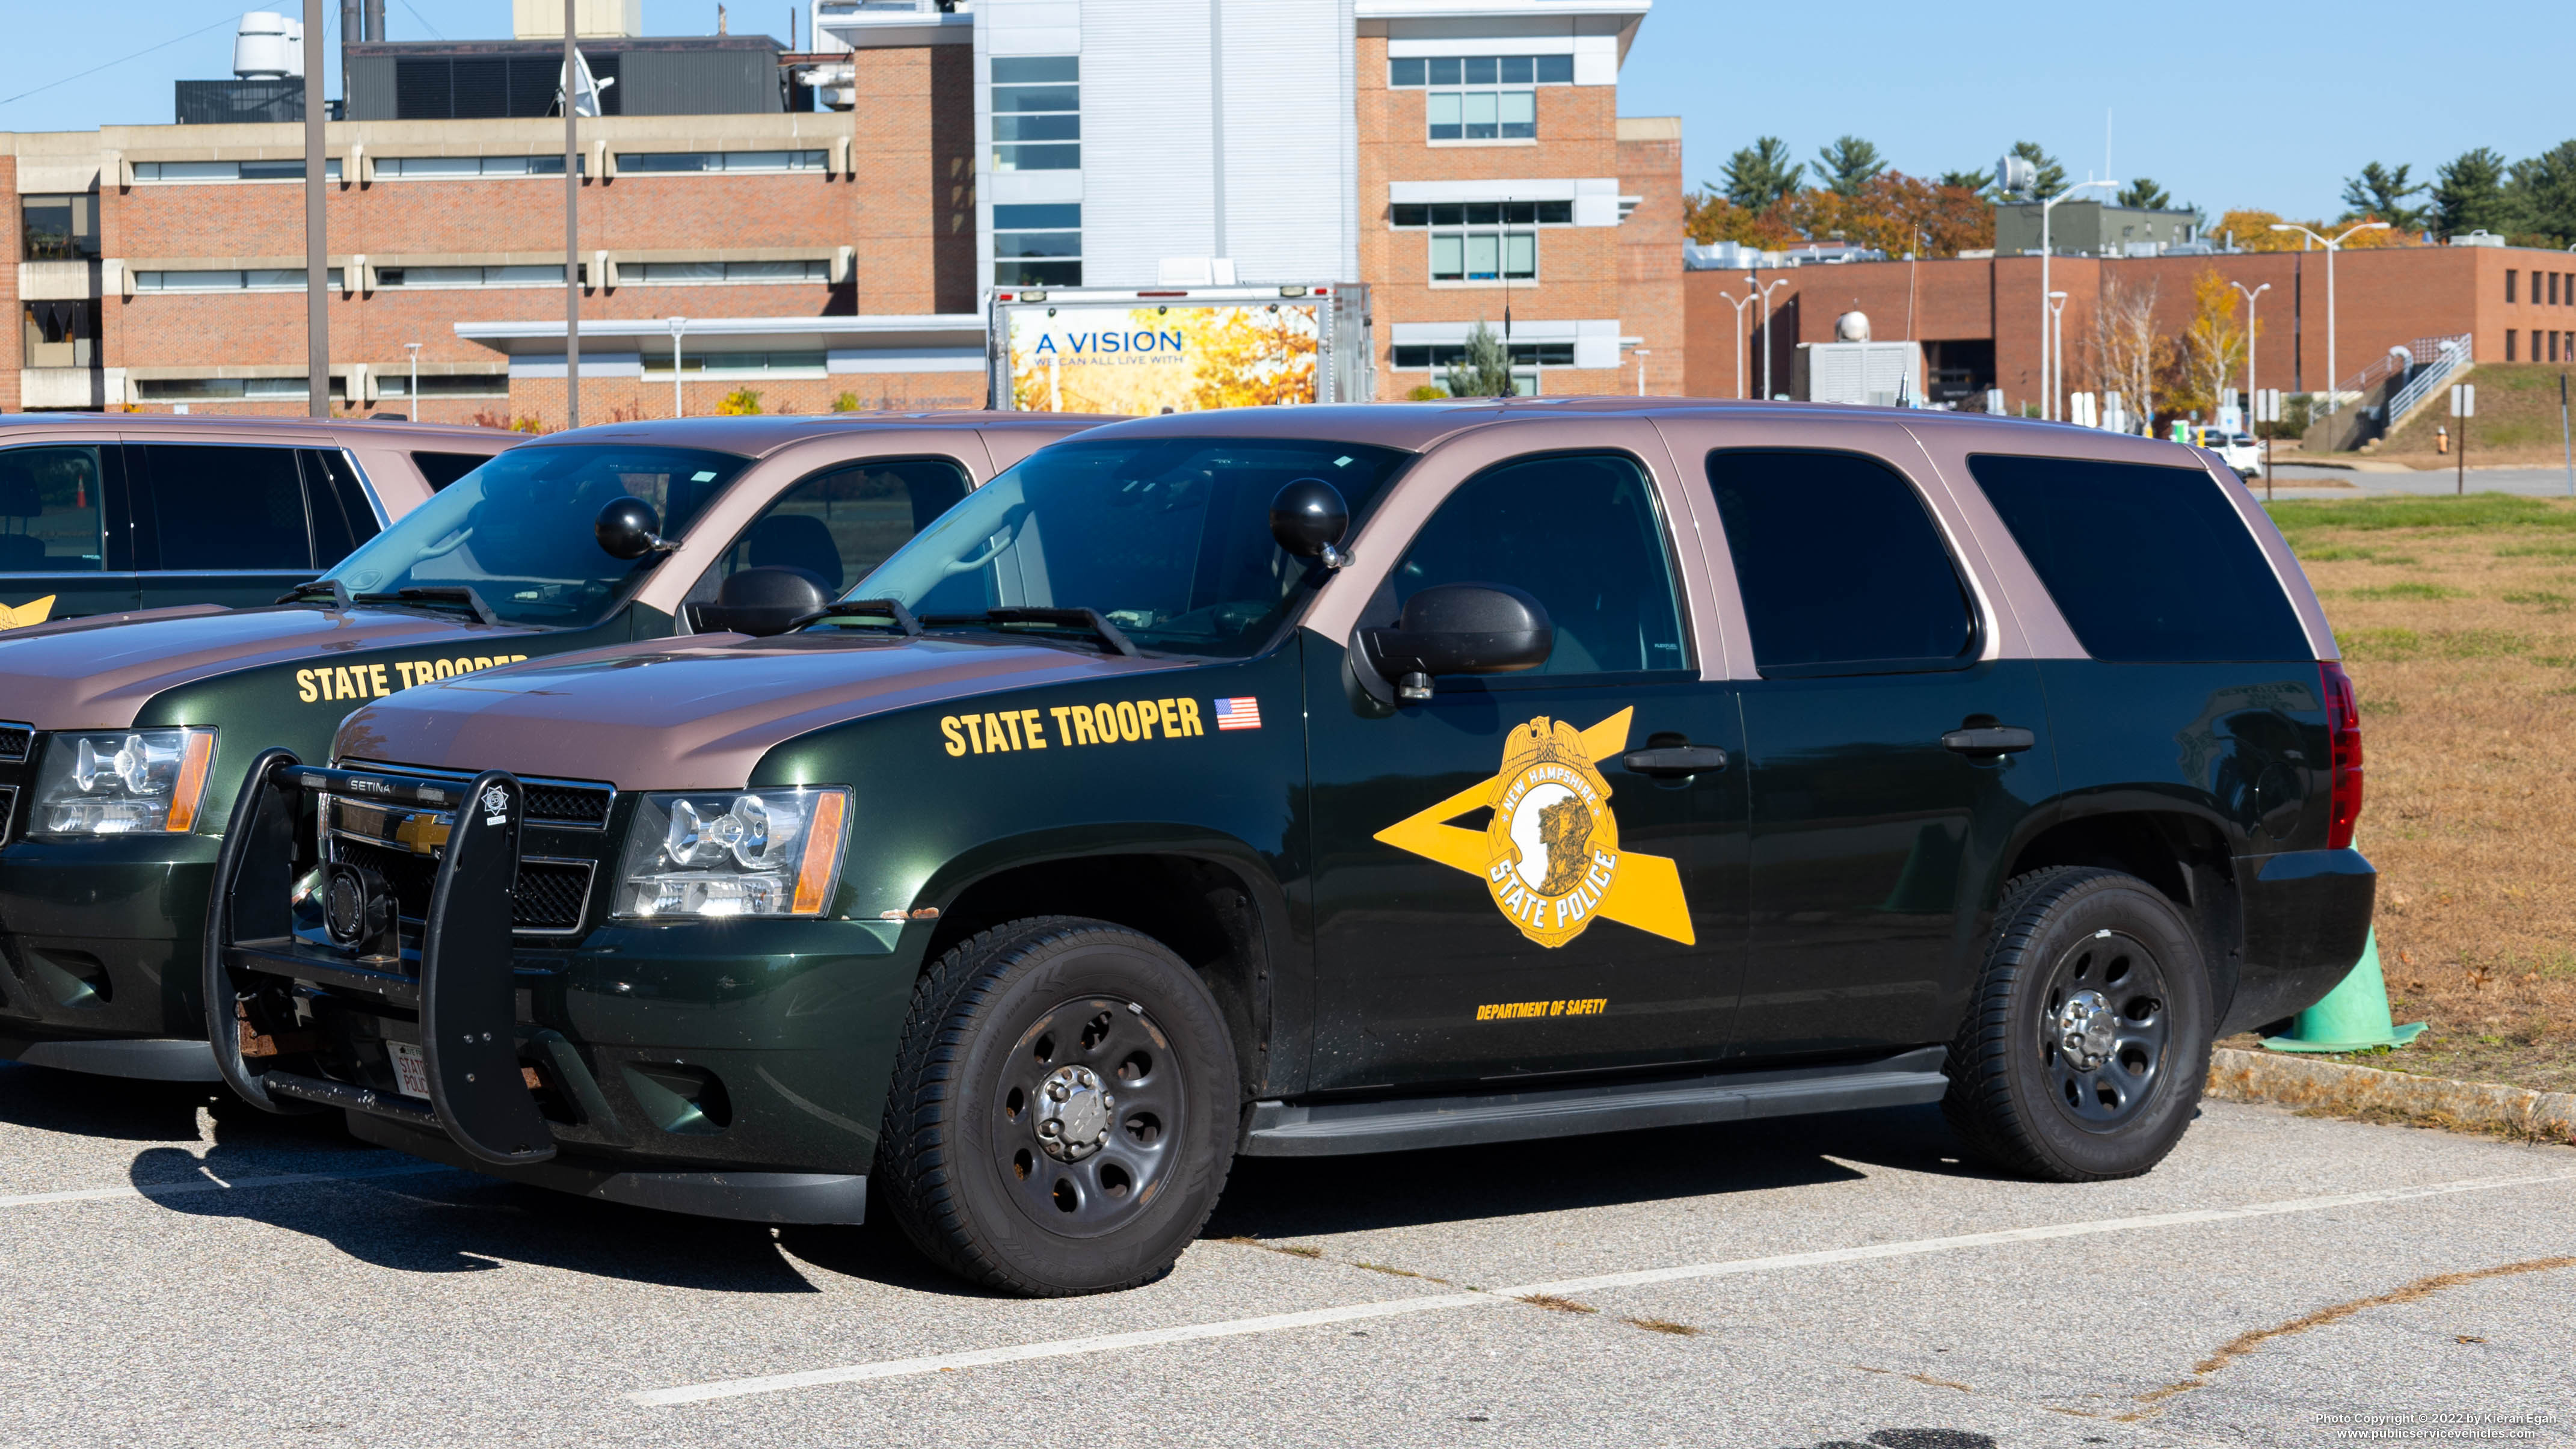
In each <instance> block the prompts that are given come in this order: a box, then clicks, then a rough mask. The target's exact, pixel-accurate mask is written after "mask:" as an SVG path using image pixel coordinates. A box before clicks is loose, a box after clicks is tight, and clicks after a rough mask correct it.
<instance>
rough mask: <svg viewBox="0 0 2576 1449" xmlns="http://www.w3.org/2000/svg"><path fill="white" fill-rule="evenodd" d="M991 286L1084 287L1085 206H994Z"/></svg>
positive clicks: (1075, 204) (1071, 204)
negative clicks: (1083, 240)
mask: <svg viewBox="0 0 2576 1449" xmlns="http://www.w3.org/2000/svg"><path fill="white" fill-rule="evenodd" d="M993 285H995V286H997V287H1079V286H1081V285H1082V205H1081V203H1079V202H1067V203H1064V204H1061V205H1055V206H1000V205H996V206H995V207H994V208H993Z"/></svg>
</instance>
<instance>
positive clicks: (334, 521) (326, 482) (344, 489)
mask: <svg viewBox="0 0 2576 1449" xmlns="http://www.w3.org/2000/svg"><path fill="white" fill-rule="evenodd" d="M304 490H305V499H306V506H307V507H308V508H310V509H311V511H312V514H313V562H314V565H315V566H316V567H319V568H326V569H327V568H329V567H330V566H331V565H333V564H335V563H338V562H339V561H340V560H342V559H344V558H347V557H348V556H349V555H350V553H352V552H353V551H355V550H356V548H357V547H358V545H359V544H362V543H365V542H366V541H367V540H368V539H371V538H373V537H375V536H376V510H375V508H374V506H373V505H371V504H369V503H368V502H367V489H366V485H365V484H363V483H360V482H359V481H358V470H357V469H356V468H354V467H351V466H350V464H349V457H348V455H347V454H345V453H339V452H334V451H332V450H331V449H328V448H314V449H310V450H308V451H307V452H306V453H305V454H304Z"/></svg>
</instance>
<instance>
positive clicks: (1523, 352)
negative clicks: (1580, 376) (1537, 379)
mask: <svg viewBox="0 0 2576 1449" xmlns="http://www.w3.org/2000/svg"><path fill="white" fill-rule="evenodd" d="M1505 351H1506V352H1508V353H1509V354H1510V356H1511V359H1512V367H1513V368H1514V369H1515V370H1517V369H1520V368H1524V367H1572V366H1573V365H1574V344H1573V343H1571V342H1515V343H1512V344H1511V345H1510V346H1509V347H1508V348H1506V349H1505ZM1466 360H1467V344H1465V343H1463V342H1431V343H1420V342H1412V343H1399V344H1397V346H1396V349H1395V365H1396V366H1397V367H1399V368H1404V369H1412V368H1422V367H1437V368H1445V367H1448V366H1449V365H1450V364H1452V363H1458V362H1464V361H1466Z"/></svg>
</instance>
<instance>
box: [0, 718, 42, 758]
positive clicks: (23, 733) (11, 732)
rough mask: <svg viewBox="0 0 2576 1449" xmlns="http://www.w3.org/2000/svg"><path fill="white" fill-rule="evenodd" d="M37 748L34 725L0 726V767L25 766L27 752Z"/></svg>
mask: <svg viewBox="0 0 2576 1449" xmlns="http://www.w3.org/2000/svg"><path fill="white" fill-rule="evenodd" d="M35 746H36V731H35V727H34V726H32V725H22V724H0V765H16V764H23V763H25V761H26V758H27V752H28V751H29V750H31V749H34V748H35Z"/></svg>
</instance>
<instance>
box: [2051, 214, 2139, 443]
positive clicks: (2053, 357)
mask: <svg viewBox="0 0 2576 1449" xmlns="http://www.w3.org/2000/svg"><path fill="white" fill-rule="evenodd" d="M2119 184H2120V183H2119V182H2117V181H2108V180H2105V181H2078V182H2076V183H2075V184H2074V185H2072V186H2070V187H2068V188H2066V189H2065V190H2064V191H2061V192H2059V193H2057V194H2056V195H2055V196H2046V197H2042V198H2040V202H2039V294H2040V297H2041V298H2042V301H2041V303H2040V309H2041V316H2040V319H2039V384H2040V408H2039V415H2040V416H2041V417H2042V418H2053V417H2055V416H2057V414H2056V413H2055V411H2054V410H2053V409H2052V408H2051V406H2050V404H2049V398H2048V387H2049V381H2048V380H2049V378H2051V377H2053V376H2055V372H2054V368H2055V367H2056V363H2057V355H2056V353H2055V352H2054V351H2053V350H2051V349H2050V347H2049V345H2048V329H2049V322H2050V318H2051V316H2052V315H2053V314H2051V313H2050V312H2049V311H2048V304H2047V302H2046V300H2045V299H2046V298H2048V297H2049V296H2051V295H2052V294H2051V293H2050V291H2049V290H2048V259H2049V257H2050V255H2051V253H2053V252H2054V251H2055V250H2056V248H2054V247H2053V246H2051V245H2050V243H2049V239H2048V223H2049V218H2050V217H2051V216H2052V215H2054V214H2055V213H2056V211H2057V204H2058V203H2059V202H2061V201H2065V200H2067V199H2069V198H2070V197H2072V196H2074V195H2075V193H2077V192H2079V191H2082V190H2083V189H2084V188H2086V187H2088V186H2117V185H2119Z"/></svg>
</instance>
